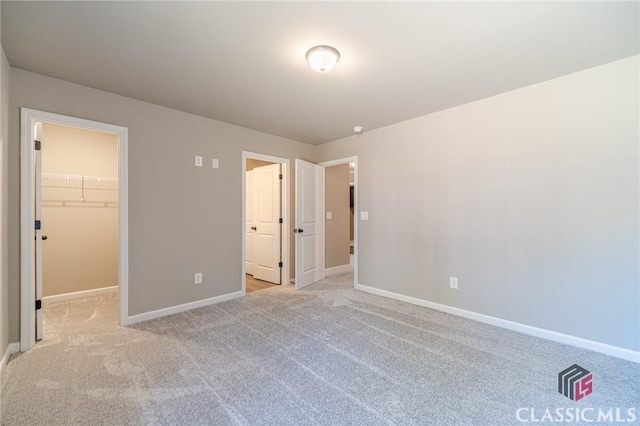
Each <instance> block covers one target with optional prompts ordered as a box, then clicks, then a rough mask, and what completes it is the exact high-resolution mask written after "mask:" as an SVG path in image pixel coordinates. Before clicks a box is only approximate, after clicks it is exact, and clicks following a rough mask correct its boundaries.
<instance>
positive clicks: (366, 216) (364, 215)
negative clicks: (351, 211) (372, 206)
mask: <svg viewBox="0 0 640 426" xmlns="http://www.w3.org/2000/svg"><path fill="white" fill-rule="evenodd" d="M360 220H369V212H360Z"/></svg>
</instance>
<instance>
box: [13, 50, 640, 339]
mask: <svg viewBox="0 0 640 426" xmlns="http://www.w3.org/2000/svg"><path fill="white" fill-rule="evenodd" d="M3 71H4V69H3ZM638 72H639V66H638V57H637V56H636V57H632V58H628V59H625V60H621V61H617V62H613V63H610V64H606V65H603V66H600V67H596V68H592V69H589V70H586V71H582V72H579V73H575V74H571V75H568V76H565V77H562V78H558V79H554V80H550V81H547V82H543V83H540V84H536V85H532V86H529V87H526V88H523V89H519V90H515V91H512V92H509V93H505V94H502V95H498V96H494V97H491V98H487V99H484V100H480V101H477V102H474V103H470V104H467V105H463V106H460V107H456V108H451V109H449V110H446V111H442V112H439V113H435V114H431V115H428V116H424V117H420V118H417V119H414V120H410V121H407V122H403V123H399V124H396V125H393V126H389V127H385V128H382V129H379V130H376V131H370V132H366V133H364V134H362V135H359V136H354V137H351V138H347V139H344V140H340V141H336V142H333V143H329V144H325V145H323V146H320V147H312V146H308V145H304V144H300V143H297V142H294V141H290V140H286V139H282V138H278V137H275V136H271V135H266V134H263V133H260V132H255V131H251V130H247V129H243V128H239V127H236V126H232V125H228V124H224V123H220V122H216V121H213V120H209V119H205V118H201V117H196V116H193V115H189V114H185V113H181V112H177V111H174V110H170V109H167V108H162V107H159V106H154V105H151V104H147V103H144V102H139V101H135V100H132V99H128V98H124V97H120V96H116V95H113V94H109V93H105V92H100V91H97V90H93V89H89V88H86V87H82V86H78V85H74V84H70V83H66V82H62V81H59V80H55V79H51V78H47V77H43V76H40V75H36V74H32V73H28V72H25V71H21V70H17V69H13V70H12V75H11V103H10V106H11V110H10V113H11V115H10V123H11V129H10V139H9V153H8V164H9V180H10V185H9V199H8V201H9V203H8V205H9V244H10V247H11V250H10V251H9V255H10V259H9V274H10V277H9V282H10V283H11V285H10V288H9V291H10V293H9V302H10V305H9V306H12V307H13V308H12V309H13V310H12V311H11V312H10V313H11V318H10V325H11V328H10V335H9V341H14V342H15V341H18V329H19V326H18V324H19V321H18V314H19V313H18V310H17V307H18V306H19V300H18V294H19V279H18V273H19V263H18V253H19V250H18V248H19V227H18V224H19V210H18V209H19V203H18V200H19V197H18V191H19V189H18V184H17V182H18V176H19V162H18V158H19V155H18V152H19V140H18V129H19V110H18V108H19V107H20V106H26V107H30V108H34V109H39V110H44V111H52V112H56V113H60V114H66V115H71V116H77V117H82V118H87V119H91V120H97V121H103V122H107V123H112V124H119V125H123V126H127V127H128V128H129V132H130V133H129V137H130V146H129V160H130V166H129V174H130V196H129V203H130V268H131V270H130V314H136V313H142V312H146V311H150V310H153V309H158V308H162V307H166V306H171V305H176V304H180V303H186V302H189V301H193V300H199V299H203V298H206V297H211V296H216V295H220V294H225V293H229V292H232V291H236V290H239V289H240V270H241V262H242V259H243V256H242V253H241V250H240V234H241V232H240V229H241V221H242V215H241V212H240V209H241V199H240V198H241V196H240V194H241V188H240V185H241V151H242V150H247V151H252V152H261V153H264V154H271V155H277V156H282V157H288V158H295V157H300V158H303V159H307V160H311V161H313V160H318V161H326V160H332V159H336V158H344V157H348V156H352V155H358V157H359V162H358V167H359V196H360V198H359V203H360V209H361V210H366V211H369V221H366V222H361V223H360V242H359V248H360V251H359V253H358V256H359V267H360V284H364V285H369V286H373V287H376V288H380V289H384V290H388V291H392V292H395V293H399V294H404V295H408V296H412V297H417V298H420V299H424V300H430V301H433V302H437V303H442V304H445V305H450V306H454V307H459V308H462V309H467V310H470V311H474V312H478V313H482V314H487V315H492V316H495V317H499V318H504V319H507V320H512V321H516V322H519V323H523V324H528V325H531V326H535V327H541V328H545V329H549V330H554V331H557V332H560V333H567V334H570V335H574V336H579V337H584V338H587V339H592V340H595V341H599V342H604V343H608V344H612V345H616V346H620V347H624V348H628V349H632V350H636V351H637V350H639V349H640V341H639V335H640V330H639V328H640V325H639V321H638V320H639V318H638V312H640V306H639V304H640V301H639V299H638V294H639V293H640V288H639V276H638V258H639V247H638V246H639V243H638V231H639V229H638V216H639V208H638V207H639V199H638V198H639V185H638V181H639V173H638V154H639V153H638V145H639V143H638V140H639V135H638V114H639V112H640V111H639V107H638V80H637V75H638ZM4 75H5V73H4V72H3V76H4ZM3 93H4V92H3ZM4 110H5V108H3V111H4ZM196 154H199V155H203V156H204V157H205V165H206V164H210V163H209V161H210V159H211V157H216V158H219V159H220V169H219V170H212V169H210V168H207V167H204V168H202V169H195V168H194V167H193V156H194V155H196ZM150 158H151V159H153V161H148V160H149V159H150ZM292 172H293V171H292ZM291 176H293V173H292V174H291ZM292 180H293V179H292ZM5 182H6V180H5ZM292 184H293V183H292ZM196 270H201V271H202V272H204V280H205V282H204V284H203V285H201V286H197V287H196V286H194V285H193V284H192V282H193V272H195V271H196ZM449 276H457V277H458V278H459V279H460V289H459V290H457V291H454V290H450V289H449V288H448V278H449Z"/></svg>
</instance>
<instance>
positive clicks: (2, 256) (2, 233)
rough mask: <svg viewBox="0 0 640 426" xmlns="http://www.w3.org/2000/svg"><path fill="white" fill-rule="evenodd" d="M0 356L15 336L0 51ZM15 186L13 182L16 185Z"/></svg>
mask: <svg viewBox="0 0 640 426" xmlns="http://www.w3.org/2000/svg"><path fill="white" fill-rule="evenodd" d="M0 62H1V63H0V82H1V84H0V136H2V144H1V146H0V198H1V199H2V205H1V206H0V358H1V357H2V356H3V355H4V353H5V351H6V349H7V345H8V344H9V342H15V341H16V339H10V338H9V337H10V336H9V326H10V323H9V258H8V256H9V249H8V231H9V229H8V222H7V219H8V204H9V203H8V193H9V192H8V189H9V179H8V161H9V156H8V153H7V150H8V146H9V84H10V83H9V81H10V75H11V67H10V66H9V62H8V61H7V57H6V56H5V54H4V50H1V51H0ZM16 186H17V185H16Z"/></svg>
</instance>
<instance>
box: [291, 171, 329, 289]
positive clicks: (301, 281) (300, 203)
mask: <svg viewBox="0 0 640 426" xmlns="http://www.w3.org/2000/svg"><path fill="white" fill-rule="evenodd" d="M295 185H296V221H295V229H294V231H293V232H295V234H296V243H295V244H296V290H297V289H300V288H303V287H306V286H308V285H309V284H312V283H314V282H316V281H318V280H321V279H323V278H324V218H323V216H324V167H322V166H319V165H317V164H313V163H308V162H306V161H303V160H299V159H296V184H295Z"/></svg>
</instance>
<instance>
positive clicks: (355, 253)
mask: <svg viewBox="0 0 640 426" xmlns="http://www.w3.org/2000/svg"><path fill="white" fill-rule="evenodd" d="M349 163H354V164H355V165H354V167H353V287H354V288H355V286H356V285H357V284H358V253H360V252H359V251H358V223H359V222H360V220H359V218H358V211H359V210H358V156H357V155H356V156H353V157H344V158H338V159H336V160H330V161H324V162H322V163H318V165H320V166H322V167H324V168H325V169H326V168H327V167H332V166H339V165H341V164H349ZM326 184H327V182H326V180H325V187H326ZM325 194H326V188H325ZM323 220H324V221H326V220H327V217H326V214H325V215H323ZM325 225H326V224H325ZM324 229H325V232H326V229H327V227H326V226H325V227H324ZM324 255H325V254H324V253H323V256H324ZM325 264H326V262H325Z"/></svg>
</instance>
